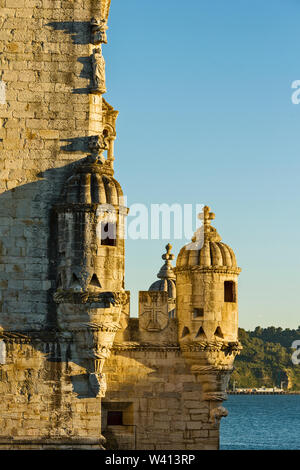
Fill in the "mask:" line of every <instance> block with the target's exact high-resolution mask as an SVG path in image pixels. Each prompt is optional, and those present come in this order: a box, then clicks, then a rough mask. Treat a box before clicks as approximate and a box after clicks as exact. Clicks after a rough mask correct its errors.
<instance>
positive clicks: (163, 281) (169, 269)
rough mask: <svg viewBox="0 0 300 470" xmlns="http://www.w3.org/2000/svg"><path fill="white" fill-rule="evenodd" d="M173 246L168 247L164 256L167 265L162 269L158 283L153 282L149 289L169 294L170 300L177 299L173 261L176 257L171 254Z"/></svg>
mask: <svg viewBox="0 0 300 470" xmlns="http://www.w3.org/2000/svg"><path fill="white" fill-rule="evenodd" d="M171 249H172V245H170V244H168V245H167V246H166V251H167V252H166V253H165V254H164V255H162V259H164V260H165V264H164V265H163V266H162V267H161V269H160V271H159V273H158V275H157V277H158V279H159V280H158V281H155V282H153V284H151V286H150V287H149V291H158V292H168V296H169V298H170V299H176V276H175V273H174V270H173V266H172V263H171V261H172V260H173V259H174V255H173V254H171Z"/></svg>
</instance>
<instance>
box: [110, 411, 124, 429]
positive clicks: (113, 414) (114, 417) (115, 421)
mask: <svg viewBox="0 0 300 470" xmlns="http://www.w3.org/2000/svg"><path fill="white" fill-rule="evenodd" d="M107 426H123V411H108V412H107Z"/></svg>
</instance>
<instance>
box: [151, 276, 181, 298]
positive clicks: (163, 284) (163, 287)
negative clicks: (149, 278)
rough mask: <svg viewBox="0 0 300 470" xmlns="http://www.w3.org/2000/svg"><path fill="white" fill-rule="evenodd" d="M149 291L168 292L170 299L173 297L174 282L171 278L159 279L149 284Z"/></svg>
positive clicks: (174, 291)
mask: <svg viewBox="0 0 300 470" xmlns="http://www.w3.org/2000/svg"><path fill="white" fill-rule="evenodd" d="M149 291H158V292H168V296H169V297H170V299H175V298H176V282H175V280H173V279H160V280H158V281H155V282H153V284H151V286H150V287H149Z"/></svg>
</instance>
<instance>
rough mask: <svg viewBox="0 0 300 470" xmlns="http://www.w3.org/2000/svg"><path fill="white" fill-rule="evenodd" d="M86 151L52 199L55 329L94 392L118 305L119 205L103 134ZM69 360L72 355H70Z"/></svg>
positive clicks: (101, 388) (100, 389)
mask: <svg viewBox="0 0 300 470" xmlns="http://www.w3.org/2000/svg"><path fill="white" fill-rule="evenodd" d="M90 149H91V154H90V155H89V156H88V157H87V158H86V159H85V160H83V161H82V162H81V163H80V164H79V165H78V166H77V167H76V169H75V171H74V172H73V174H72V175H71V176H70V177H69V178H68V180H67V181H66V183H65V187H64V191H63V194H62V197H61V203H59V204H57V205H56V207H55V211H56V213H57V224H58V263H57V266H58V267H57V290H56V293H55V295H54V300H55V302H56V303H57V304H58V309H57V318H58V326H59V329H60V330H61V331H63V332H66V333H69V334H70V337H71V338H72V342H73V343H74V344H75V351H76V352H75V354H76V356H77V362H79V363H80V364H81V365H82V366H84V367H85V368H86V371H87V373H88V374H89V382H90V387H91V391H92V393H93V394H94V395H95V396H103V395H104V393H105V388H106V386H105V377H104V375H103V374H102V369H103V365H104V362H105V359H106V358H107V357H108V356H109V354H110V351H111V348H112V345H113V341H114V337H115V334H116V332H117V330H118V329H119V322H120V317H121V313H122V310H123V309H124V308H125V305H126V304H127V303H128V301H129V300H128V294H127V293H126V292H125V291H124V261H125V256H124V220H125V217H126V215H127V213H128V209H127V208H126V207H125V206H124V198H123V192H122V189H121V186H120V185H119V183H118V182H117V181H116V180H115V179H114V177H113V174H114V171H113V168H112V162H111V161H110V160H109V159H105V158H104V156H103V152H104V150H107V147H106V142H105V139H104V137H103V136H100V137H99V138H97V137H92V138H90ZM73 359H74V358H73Z"/></svg>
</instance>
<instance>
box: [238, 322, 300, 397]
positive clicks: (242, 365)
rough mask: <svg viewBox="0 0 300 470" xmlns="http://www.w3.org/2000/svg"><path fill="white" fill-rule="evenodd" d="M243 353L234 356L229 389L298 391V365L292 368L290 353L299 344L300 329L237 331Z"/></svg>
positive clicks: (299, 382) (299, 376)
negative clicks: (233, 367) (294, 343)
mask: <svg viewBox="0 0 300 470" xmlns="http://www.w3.org/2000/svg"><path fill="white" fill-rule="evenodd" d="M239 340H240V342H241V343H242V346H243V350H242V351H241V353H240V355H239V356H237V358H236V360H235V363H234V366H235V370H234V372H233V374H232V376H231V380H230V384H229V388H230V389H232V388H233V383H235V386H236V388H255V387H263V386H265V387H274V386H276V387H280V386H283V387H284V388H286V389H290V390H300V365H294V364H293V363H292V360H291V357H292V353H293V351H294V350H293V349H291V346H292V343H293V342H294V341H297V340H300V326H299V327H298V329H297V330H291V329H289V328H287V329H285V330H283V329H282V328H275V327H273V326H271V327H268V328H261V327H260V326H258V327H256V328H255V330H254V331H246V330H244V329H242V328H240V329H239Z"/></svg>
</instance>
